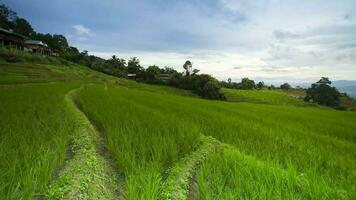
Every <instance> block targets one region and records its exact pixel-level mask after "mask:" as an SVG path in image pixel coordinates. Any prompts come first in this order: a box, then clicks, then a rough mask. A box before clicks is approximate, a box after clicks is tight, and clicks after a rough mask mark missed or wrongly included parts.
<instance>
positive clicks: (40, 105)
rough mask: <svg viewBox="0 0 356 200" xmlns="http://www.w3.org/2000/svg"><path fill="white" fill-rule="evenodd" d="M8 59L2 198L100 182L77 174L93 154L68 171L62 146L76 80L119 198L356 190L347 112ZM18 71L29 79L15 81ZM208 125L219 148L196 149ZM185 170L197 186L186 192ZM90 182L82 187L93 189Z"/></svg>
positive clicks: (0, 131)
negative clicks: (202, 93) (116, 178)
mask: <svg viewBox="0 0 356 200" xmlns="http://www.w3.org/2000/svg"><path fill="white" fill-rule="evenodd" d="M16 65H17V64H9V65H7V66H5V67H4V68H2V69H0V72H1V73H2V74H7V75H6V77H7V78H6V79H2V80H0V82H1V83H3V84H6V85H0V91H1V93H0V99H1V101H0V121H1V126H0V138H1V140H0V159H1V160H2V162H0V199H35V198H50V199H51V198H54V199H61V198H66V197H68V196H66V195H67V194H70V192H69V193H68V191H69V190H70V189H73V188H68V186H69V185H71V184H69V183H70V182H71V181H70V180H71V178H73V177H76V178H77V179H74V180H77V181H78V180H84V179H85V180H84V181H78V182H76V183H75V184H74V185H76V186H78V188H84V190H87V191H88V188H93V187H94V188H95V187H96V186H99V185H103V184H99V185H92V186H89V184H93V182H92V181H93V180H96V179H95V178H90V177H91V176H90V175H80V174H81V173H82V172H83V174H85V170H86V169H88V168H87V167H84V166H86V164H88V166H89V168H90V166H97V165H95V163H97V162H91V161H92V160H95V159H89V160H90V161H88V162H85V164H83V165H81V164H80V165H81V166H83V167H84V168H79V167H78V168H77V171H76V168H73V167H72V168H71V169H74V170H73V171H71V170H67V169H68V167H69V168H70V166H71V164H70V163H71V162H72V163H73V162H74V163H75V162H76V159H75V156H74V157H72V156H73V155H68V149H72V148H73V144H74V143H75V139H78V138H82V139H84V138H85V137H84V136H85V135H83V136H79V135H80V134H84V133H85V132H80V131H79V132H78V121H79V122H80V121H81V120H78V118H77V117H76V115H75V114H74V113H73V111H72V109H70V108H69V107H68V102H67V101H66V100H65V95H66V94H67V93H68V92H69V91H71V90H73V89H75V88H79V87H81V86H83V85H85V86H84V87H83V89H82V90H80V91H79V92H78V93H77V96H76V98H75V100H76V105H77V106H78V107H79V108H80V110H81V111H82V112H83V113H84V114H85V115H86V118H88V119H89V120H90V122H91V123H92V124H93V125H95V127H96V129H97V131H98V132H99V133H100V135H101V136H102V142H100V144H98V143H96V142H93V143H90V145H89V147H90V148H88V149H87V150H90V152H92V153H91V154H90V155H93V154H96V153H98V149H97V148H98V145H99V146H101V145H105V149H107V151H108V152H109V153H110V154H111V157H112V160H113V162H114V163H113V165H112V166H115V167H116V168H115V169H114V171H115V170H118V171H119V172H120V174H121V176H122V177H120V178H121V179H120V181H122V182H121V183H114V185H117V188H116V189H118V188H122V191H120V195H122V197H123V198H125V199H135V200H136V199H145V200H149V199H169V198H170V197H172V196H174V197H177V198H180V199H186V198H188V196H187V195H190V196H189V199H194V198H195V199H355V198H356V197H355V194H356V186H355V182H354V180H356V144H355V142H356V133H355V131H354V130H356V124H355V123H354V121H355V120H356V113H355V112H342V111H336V110H333V109H327V108H318V107H302V106H294V105H300V104H299V103H300V101H299V100H297V99H293V98H292V99H291V98H290V97H288V96H285V95H284V94H283V93H279V92H278V91H267V90H266V91H263V90H262V91H253V92H254V93H249V92H248V91H243V92H245V93H244V94H243V95H242V96H244V97H243V98H244V100H242V102H241V100H239V99H237V100H236V99H235V100H236V101H238V103H237V102H222V101H211V100H203V99H199V98H197V97H195V96H194V95H193V94H191V93H190V92H187V91H184V90H179V89H174V88H170V87H161V86H152V85H146V84H140V83H135V82H133V81H128V80H122V79H116V78H112V77H108V76H106V75H100V74H97V73H92V72H91V71H89V70H85V69H76V70H77V71H76V70H74V71H73V70H72V69H71V68H65V67H55V68H51V67H49V68H47V67H45V66H34V67H32V68H28V69H27V68H26V67H24V65H21V64H18V66H16ZM1 70H2V71H1ZM48 70H50V71H51V72H48ZM1 73H0V74H1ZM32 73H33V74H35V75H36V76H32V75H31V74H32ZM53 74H62V75H61V76H60V77H61V78H56V77H59V76H57V75H54V76H53ZM68 80H73V81H74V82H73V83H71V82H68ZM27 82H30V83H36V84H19V83H27ZM88 82H90V83H92V84H90V85H88V84H87V83H88ZM225 92H226V91H225ZM231 92H233V93H234V94H235V93H236V92H239V91H231ZM246 92H247V93H246ZM274 92H278V94H277V93H276V94H275V93H274ZM239 95H240V94H239ZM238 98H240V97H238ZM230 100H231V99H230ZM232 101H234V100H232ZM87 125H88V124H87ZM90 126H91V125H88V126H86V127H87V128H88V127H90ZM79 127H82V128H83V127H85V126H79ZM87 130H90V128H89V129H87ZM86 133H93V131H87V132H86ZM207 136H210V137H212V138H215V139H213V140H214V141H216V140H219V141H220V142H221V143H225V145H223V146H224V148H223V150H221V151H208V150H207V151H205V150H201V151H202V152H210V153H204V154H199V153H197V152H200V150H199V148H198V147H199V146H200V145H201V138H209V137H207ZM99 140H101V139H100V138H99ZM220 142H219V143H220ZM74 146H75V145H74ZM84 149H86V148H84ZM208 149H209V150H211V149H210V148H208ZM72 152H75V151H72ZM208 154H209V156H206V155H208ZM210 154H211V155H210ZM74 155H75V154H74ZM83 155H84V154H83ZM202 155H204V159H202V157H200V156H202ZM84 157H86V158H89V157H90V156H84ZM65 158H67V162H66V163H67V164H65V163H64V160H65ZM83 159H84V158H83ZM77 160H79V162H77V163H81V161H83V160H82V159H77ZM99 160H100V159H99ZM203 160H204V161H203ZM93 163H94V165H91V164H93ZM73 166H77V165H76V164H73ZM99 168H102V167H99ZM78 171H79V172H78ZM87 172H88V173H89V171H87ZM113 173H116V172H110V173H109V174H113ZM74 174H76V175H78V177H77V176H76V175H74ZM89 174H90V173H89ZM99 176H101V175H99ZM103 176H104V175H103ZM105 176H106V175H105ZM192 176H194V182H195V184H196V185H197V186H196V188H195V189H194V191H188V190H189V187H190V184H191V182H190V181H191V180H190V179H191V178H192ZM81 178H84V179H81ZM86 178H88V179H86ZM89 179H90V180H89ZM74 182H75V181H74ZM94 182H98V181H94ZM50 185H51V187H49V186H50ZM104 185H105V184H104ZM109 185H110V184H109ZM175 186H176V187H175ZM110 187H111V186H104V188H107V189H109V188H110ZM67 189H68V190H67ZM113 190H115V189H109V191H107V192H109V193H110V192H112V191H113ZM91 191H92V192H94V193H93V194H91V193H90V192H89V193H83V194H86V195H87V194H88V195H89V194H91V197H93V195H94V196H95V195H99V196H100V194H102V193H101V192H95V191H98V190H96V189H93V190H91ZM191 193H194V195H191ZM71 197H73V196H71ZM74 197H75V195H74ZM87 197H88V198H90V197H89V196H87ZM98 198H99V197H98Z"/></svg>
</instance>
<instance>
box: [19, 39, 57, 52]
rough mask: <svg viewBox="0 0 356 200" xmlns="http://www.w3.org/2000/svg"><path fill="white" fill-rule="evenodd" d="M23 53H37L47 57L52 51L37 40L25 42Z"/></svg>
mask: <svg viewBox="0 0 356 200" xmlns="http://www.w3.org/2000/svg"><path fill="white" fill-rule="evenodd" d="M25 51H29V52H34V53H39V54H42V55H47V56H50V55H52V50H51V49H50V48H49V47H48V46H47V44H45V43H43V42H41V41H38V40H26V41H25Z"/></svg>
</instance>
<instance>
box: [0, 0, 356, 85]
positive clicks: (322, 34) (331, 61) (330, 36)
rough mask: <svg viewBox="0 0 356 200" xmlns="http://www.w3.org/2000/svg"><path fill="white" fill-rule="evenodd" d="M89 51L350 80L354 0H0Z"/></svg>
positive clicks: (355, 46) (204, 68)
mask: <svg viewBox="0 0 356 200" xmlns="http://www.w3.org/2000/svg"><path fill="white" fill-rule="evenodd" d="M0 2H2V3H5V4H6V5H7V6H9V7H10V8H11V9H13V10H14V11H16V12H17V14H18V15H19V16H21V17H24V18H25V19H27V20H28V21H29V22H30V23H31V24H32V26H33V27H34V29H35V30H36V31H38V32H42V33H52V34H53V33H56V34H64V35H65V36H66V37H67V39H68V41H69V42H70V44H71V45H73V46H76V47H78V48H79V49H80V50H88V51H89V53H90V54H93V55H96V56H99V57H103V58H109V57H111V56H112V55H113V54H115V55H117V56H118V57H120V58H125V59H129V58H130V57H133V56H136V57H138V58H139V59H140V62H141V64H142V65H143V66H145V67H147V66H149V65H153V64H155V65H158V66H161V67H164V66H170V67H174V68H175V69H177V70H182V65H183V64H184V62H185V61H186V60H190V61H192V63H193V67H194V68H198V69H200V70H201V73H208V74H211V75H213V76H214V77H216V78H218V79H220V80H226V79H227V78H229V77H230V78H232V80H234V81H239V80H240V79H241V78H243V77H249V78H251V79H254V80H258V81H265V82H267V83H268V82H284V81H288V82H291V83H293V82H311V81H317V80H318V79H319V78H320V77H321V76H327V77H329V78H331V80H356V0H253V1H252V0H179V1H177V0H5V1H4V0H2V1H0Z"/></svg>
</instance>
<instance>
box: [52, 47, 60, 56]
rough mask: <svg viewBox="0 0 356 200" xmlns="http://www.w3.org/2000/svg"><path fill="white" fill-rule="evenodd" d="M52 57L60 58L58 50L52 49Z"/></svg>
mask: <svg viewBox="0 0 356 200" xmlns="http://www.w3.org/2000/svg"><path fill="white" fill-rule="evenodd" d="M51 56H54V57H58V56H59V51H58V50H57V49H52V53H51Z"/></svg>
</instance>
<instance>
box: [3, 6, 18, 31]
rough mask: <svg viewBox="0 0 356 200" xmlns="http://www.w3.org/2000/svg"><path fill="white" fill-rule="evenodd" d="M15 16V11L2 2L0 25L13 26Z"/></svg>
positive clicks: (4, 26) (5, 27) (10, 27)
mask: <svg viewBox="0 0 356 200" xmlns="http://www.w3.org/2000/svg"><path fill="white" fill-rule="evenodd" d="M16 18H17V14H16V12H14V11H12V10H11V9H9V8H8V7H7V6H5V5H4V4H1V5H0V27H1V28H4V29H12V28H14V21H15V19H16Z"/></svg>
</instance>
